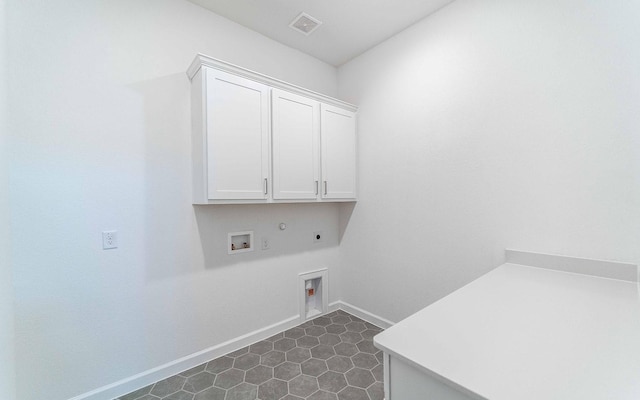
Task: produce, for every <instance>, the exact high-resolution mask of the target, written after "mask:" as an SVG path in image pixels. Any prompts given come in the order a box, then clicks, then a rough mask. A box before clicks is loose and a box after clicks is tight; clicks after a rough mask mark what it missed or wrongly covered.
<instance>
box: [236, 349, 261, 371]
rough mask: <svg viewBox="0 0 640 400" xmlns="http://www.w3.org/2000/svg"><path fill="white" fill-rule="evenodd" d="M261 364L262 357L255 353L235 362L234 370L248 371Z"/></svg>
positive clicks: (243, 356) (245, 355) (242, 356)
mask: <svg viewBox="0 0 640 400" xmlns="http://www.w3.org/2000/svg"><path fill="white" fill-rule="evenodd" d="M258 364H260V356H259V355H257V354H253V353H247V354H243V355H241V356H240V357H238V358H236V359H235V361H234V362H233V368H236V369H241V370H243V371H246V370H248V369H250V368H253V367H255V366H256V365H258Z"/></svg>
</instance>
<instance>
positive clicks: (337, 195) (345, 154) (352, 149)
mask: <svg viewBox="0 0 640 400" xmlns="http://www.w3.org/2000/svg"><path fill="white" fill-rule="evenodd" d="M320 126H321V130H320V140H321V142H322V198H323V199H355V198H356V114H355V113H353V112H351V111H347V110H343V109H340V108H337V107H333V106H329V105H326V104H322V113H321V123H320Z"/></svg>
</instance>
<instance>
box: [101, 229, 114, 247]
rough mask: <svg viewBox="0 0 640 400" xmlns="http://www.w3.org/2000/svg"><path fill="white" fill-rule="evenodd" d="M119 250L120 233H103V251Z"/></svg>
mask: <svg viewBox="0 0 640 400" xmlns="http://www.w3.org/2000/svg"><path fill="white" fill-rule="evenodd" d="M116 248H118V231H103V232H102V249H104V250H107V249H116Z"/></svg>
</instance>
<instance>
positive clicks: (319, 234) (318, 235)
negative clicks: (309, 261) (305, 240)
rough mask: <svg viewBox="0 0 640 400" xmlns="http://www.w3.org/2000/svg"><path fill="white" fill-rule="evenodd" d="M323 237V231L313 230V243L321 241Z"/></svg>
mask: <svg viewBox="0 0 640 400" xmlns="http://www.w3.org/2000/svg"><path fill="white" fill-rule="evenodd" d="M323 239H324V233H322V231H316V232H313V243H318V242H322V240H323Z"/></svg>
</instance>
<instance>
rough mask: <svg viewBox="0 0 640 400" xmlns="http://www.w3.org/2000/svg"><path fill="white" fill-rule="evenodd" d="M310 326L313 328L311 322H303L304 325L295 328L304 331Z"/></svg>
mask: <svg viewBox="0 0 640 400" xmlns="http://www.w3.org/2000/svg"><path fill="white" fill-rule="evenodd" d="M310 326H313V320H311V321H307V322H304V323H302V324H300V325H298V326H297V327H298V328H303V329H304V328H308V327H310Z"/></svg>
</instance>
